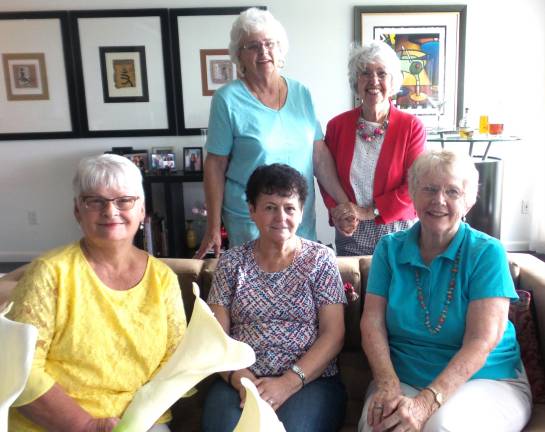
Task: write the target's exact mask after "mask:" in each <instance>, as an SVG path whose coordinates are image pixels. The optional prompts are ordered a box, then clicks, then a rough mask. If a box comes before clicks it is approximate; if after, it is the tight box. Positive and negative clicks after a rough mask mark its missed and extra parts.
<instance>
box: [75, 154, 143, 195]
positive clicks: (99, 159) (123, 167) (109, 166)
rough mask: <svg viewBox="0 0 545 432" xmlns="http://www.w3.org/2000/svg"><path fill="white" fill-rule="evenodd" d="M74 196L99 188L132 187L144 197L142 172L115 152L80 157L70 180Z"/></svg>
mask: <svg viewBox="0 0 545 432" xmlns="http://www.w3.org/2000/svg"><path fill="white" fill-rule="evenodd" d="M72 188H73V190H74V197H76V198H77V197H79V196H80V195H82V194H84V193H87V192H91V191H94V190H97V189H100V188H117V189H123V188H134V189H135V190H136V194H137V196H139V197H141V198H142V199H144V187H143V185H142V173H141V172H140V169H139V168H138V167H137V166H136V165H135V164H134V163H133V162H131V161H130V160H129V159H127V158H126V157H123V156H119V155H116V154H101V155H99V156H92V157H88V158H85V159H82V160H81V161H80V162H79V164H78V168H77V171H76V175H75V176H74V180H73V181H72Z"/></svg>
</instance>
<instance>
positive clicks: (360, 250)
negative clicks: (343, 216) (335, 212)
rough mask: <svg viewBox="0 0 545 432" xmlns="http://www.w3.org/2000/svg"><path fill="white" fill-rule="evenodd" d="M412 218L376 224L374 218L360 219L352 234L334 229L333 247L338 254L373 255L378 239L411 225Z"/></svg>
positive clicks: (412, 222)
mask: <svg viewBox="0 0 545 432" xmlns="http://www.w3.org/2000/svg"><path fill="white" fill-rule="evenodd" d="M415 222H416V219H414V220H401V221H396V222H390V223H388V224H384V225H378V224H377V223H376V222H375V221H374V220H366V221H361V222H360V223H359V224H358V227H357V228H356V231H355V232H354V234H352V236H350V237H349V236H345V235H344V234H343V233H342V232H340V231H339V230H338V229H335V249H336V250H337V255H338V256H359V255H373V252H374V251H375V247H376V245H377V243H378V241H379V240H380V239H381V238H382V237H383V236H385V235H386V234H390V233H394V232H397V231H402V230H405V229H407V228H410V227H411V226H413V224H414V223H415Z"/></svg>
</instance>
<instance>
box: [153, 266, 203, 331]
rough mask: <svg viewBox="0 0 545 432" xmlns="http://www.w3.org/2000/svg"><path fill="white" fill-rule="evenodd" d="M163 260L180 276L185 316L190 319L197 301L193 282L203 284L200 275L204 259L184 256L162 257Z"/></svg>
mask: <svg viewBox="0 0 545 432" xmlns="http://www.w3.org/2000/svg"><path fill="white" fill-rule="evenodd" d="M161 261H163V262H164V263H165V264H166V265H168V266H169V267H170V268H171V269H172V271H174V273H176V275H177V276H178V282H179V283H180V289H181V291H182V299H183V301H184V309H185V316H186V319H187V321H189V319H190V318H191V313H192V312H193V304H194V303H195V296H194V295H193V282H197V284H198V285H199V287H200V286H201V285H202V283H201V278H200V275H201V271H202V268H203V265H204V262H203V261H202V260H196V259H182V258H161ZM201 290H202V288H201ZM201 297H202V293H201Z"/></svg>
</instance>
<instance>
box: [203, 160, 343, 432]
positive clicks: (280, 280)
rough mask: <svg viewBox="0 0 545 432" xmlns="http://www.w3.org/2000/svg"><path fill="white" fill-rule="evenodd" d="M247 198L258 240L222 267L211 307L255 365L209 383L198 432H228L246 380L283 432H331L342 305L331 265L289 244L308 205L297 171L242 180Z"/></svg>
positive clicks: (337, 414) (335, 421)
mask: <svg viewBox="0 0 545 432" xmlns="http://www.w3.org/2000/svg"><path fill="white" fill-rule="evenodd" d="M246 196H247V201H248V207H249V209H250V216H251V218H252V220H253V221H254V222H255V224H256V226H257V228H258V230H259V237H258V238H257V239H256V240H252V241H250V242H248V243H245V244H243V245H241V246H238V247H235V248H233V249H230V250H228V251H227V252H226V253H225V254H224V255H223V256H222V257H221V258H220V260H219V263H218V267H217V269H216V271H215V273H214V279H213V282H212V288H211V291H210V295H209V297H208V303H209V305H210V308H211V309H212V311H213V312H214V314H215V315H216V317H217V319H218V321H219V322H220V324H221V325H222V326H223V328H224V329H225V331H226V333H227V334H230V335H231V336H232V337H233V338H235V339H238V340H241V341H243V342H246V343H247V344H249V345H250V346H251V347H252V348H253V349H254V351H255V353H256V358H257V360H256V363H255V364H254V365H252V366H251V367H250V368H249V369H242V370H237V371H231V372H228V373H224V374H222V378H223V380H222V379H218V380H216V382H215V383H214V384H213V386H212V388H211V389H210V392H209V393H208V395H207V399H206V402H205V407H204V413H203V430H204V431H208V432H210V431H214V432H215V431H225V432H227V431H228V432H231V431H232V430H233V429H234V427H235V426H236V424H237V422H238V420H239V418H240V414H241V407H242V406H243V404H244V397H245V394H244V389H243V387H242V386H241V384H240V379H241V378H242V377H246V378H248V379H250V380H251V381H253V383H254V384H255V385H256V387H257V389H258V391H259V393H260V395H261V398H262V399H264V400H265V401H267V402H268V403H269V404H270V405H271V406H272V407H273V408H274V409H275V410H276V412H277V415H278V418H279V419H280V421H281V422H282V423H283V424H284V427H285V428H286V430H287V431H288V432H290V431H296V432H305V431H308V432H316V431H336V430H337V429H338V428H339V426H340V425H341V423H342V420H343V417H344V409H345V401H346V395H345V391H344V387H343V385H342V383H341V381H340V378H339V371H338V368H337V365H336V356H337V354H338V353H339V351H340V350H341V348H342V344H343V339H344V310H343V304H344V303H346V299H345V295H344V291H343V286H342V282H341V277H340V274H339V270H338V268H337V264H336V259H335V256H334V254H333V252H332V251H331V250H330V249H329V248H327V247H325V246H322V245H320V244H318V243H314V242H312V241H310V240H305V239H303V238H300V237H298V236H297V235H296V234H295V232H296V231H297V228H298V227H299V224H300V223H301V219H302V216H303V215H302V212H303V210H302V209H303V206H304V204H305V198H306V197H307V183H306V181H305V178H304V177H303V176H302V175H301V174H299V172H298V171H296V170H295V169H293V168H291V167H289V166H287V165H284V164H273V165H264V166H261V167H259V168H257V169H256V170H255V171H254V172H253V174H252V175H251V177H250V179H249V180H248V185H247V188H246Z"/></svg>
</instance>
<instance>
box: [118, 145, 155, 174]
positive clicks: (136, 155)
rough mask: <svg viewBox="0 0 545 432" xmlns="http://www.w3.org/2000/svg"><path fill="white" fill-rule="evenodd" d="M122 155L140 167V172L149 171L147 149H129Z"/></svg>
mask: <svg viewBox="0 0 545 432" xmlns="http://www.w3.org/2000/svg"><path fill="white" fill-rule="evenodd" d="M122 156H124V157H126V158H127V159H129V160H130V161H132V163H134V164H135V165H136V166H137V167H138V168H140V170H141V171H142V174H144V173H147V172H148V171H149V155H148V151H147V150H130V151H128V152H127V153H124V154H123V155H122Z"/></svg>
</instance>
